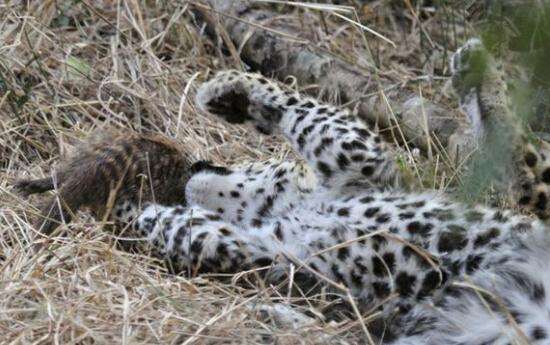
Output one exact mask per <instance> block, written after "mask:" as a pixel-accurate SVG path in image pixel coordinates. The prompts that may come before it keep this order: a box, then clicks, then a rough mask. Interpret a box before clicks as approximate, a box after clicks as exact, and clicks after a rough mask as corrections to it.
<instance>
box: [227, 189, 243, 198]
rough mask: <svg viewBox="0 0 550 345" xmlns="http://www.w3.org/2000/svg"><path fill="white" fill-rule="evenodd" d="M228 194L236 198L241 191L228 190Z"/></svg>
mask: <svg viewBox="0 0 550 345" xmlns="http://www.w3.org/2000/svg"><path fill="white" fill-rule="evenodd" d="M229 195H231V197H232V198H238V197H240V196H241V193H239V192H237V191H236V190H232V191H231V192H229Z"/></svg>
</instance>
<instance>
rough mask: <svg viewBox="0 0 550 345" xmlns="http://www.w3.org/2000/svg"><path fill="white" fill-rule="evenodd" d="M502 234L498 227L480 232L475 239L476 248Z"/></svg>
mask: <svg viewBox="0 0 550 345" xmlns="http://www.w3.org/2000/svg"><path fill="white" fill-rule="evenodd" d="M499 235H500V230H499V229H497V228H490V229H489V230H487V231H485V232H483V233H481V234H479V235H478V236H477V237H476V239H475V241H474V248H478V247H482V246H485V245H487V244H488V243H489V242H491V241H492V240H493V239H495V238H497V237H498V236H499Z"/></svg>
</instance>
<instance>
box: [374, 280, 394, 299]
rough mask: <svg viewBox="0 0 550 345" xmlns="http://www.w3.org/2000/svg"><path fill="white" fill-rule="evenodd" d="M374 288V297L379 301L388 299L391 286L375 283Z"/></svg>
mask: <svg viewBox="0 0 550 345" xmlns="http://www.w3.org/2000/svg"><path fill="white" fill-rule="evenodd" d="M372 288H373V290H374V295H375V296H376V297H377V298H379V299H383V298H386V297H388V296H389V294H390V292H391V290H390V286H389V284H388V283H385V282H374V283H372Z"/></svg>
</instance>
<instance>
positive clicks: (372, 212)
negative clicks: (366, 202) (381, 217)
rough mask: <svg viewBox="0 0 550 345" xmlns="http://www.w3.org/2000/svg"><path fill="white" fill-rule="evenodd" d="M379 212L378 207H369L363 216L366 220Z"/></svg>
mask: <svg viewBox="0 0 550 345" xmlns="http://www.w3.org/2000/svg"><path fill="white" fill-rule="evenodd" d="M379 211H380V207H370V208H367V209H366V210H365V213H363V214H364V216H365V217H367V218H372V217H373V216H374V215H375V214H377V213H378V212H379Z"/></svg>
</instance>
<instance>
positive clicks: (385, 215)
mask: <svg viewBox="0 0 550 345" xmlns="http://www.w3.org/2000/svg"><path fill="white" fill-rule="evenodd" d="M390 217H391V216H390V214H389V213H383V214H381V215H379V216H378V217H376V222H377V223H381V224H383V223H387V222H388V221H389V220H390Z"/></svg>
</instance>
